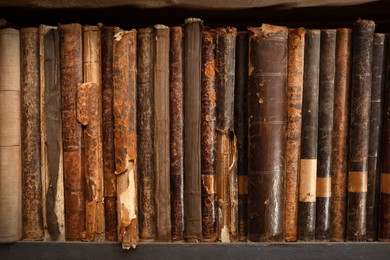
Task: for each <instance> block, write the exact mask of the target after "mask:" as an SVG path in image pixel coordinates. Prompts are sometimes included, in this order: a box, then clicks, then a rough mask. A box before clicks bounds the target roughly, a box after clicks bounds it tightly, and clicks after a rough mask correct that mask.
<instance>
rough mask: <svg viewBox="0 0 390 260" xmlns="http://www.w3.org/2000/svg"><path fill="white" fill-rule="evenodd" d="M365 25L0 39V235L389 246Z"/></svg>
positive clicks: (372, 55) (7, 33)
mask: <svg viewBox="0 0 390 260" xmlns="http://www.w3.org/2000/svg"><path fill="white" fill-rule="evenodd" d="M374 30H375V24H374V22H373V21H368V20H358V21H357V22H355V23H354V28H353V29H348V28H340V29H324V30H317V29H307V30H305V29H304V28H297V29H289V28H287V27H284V26H274V25H269V24H263V25H262V26H261V27H248V30H247V31H240V32H237V30H236V28H234V27H225V28H218V29H211V28H208V27H205V26H203V22H202V21H201V20H200V19H196V18H189V19H186V21H185V23H184V25H183V26H175V27H171V28H169V27H167V26H164V25H155V26H153V27H148V28H141V29H138V30H135V29H133V30H123V29H121V28H119V27H110V26H103V25H101V24H99V25H98V26H82V25H80V24H65V25H59V26H56V27H53V26H45V25H41V26H39V28H22V29H20V30H19V29H15V28H3V29H0V242H3V243H8V242H14V241H17V240H20V239H24V240H45V241H49V240H54V241H61V240H71V241H79V240H82V241H120V242H121V243H122V247H123V248H130V247H135V246H136V244H137V243H138V241H172V242H180V241H189V242H201V241H206V242H213V241H222V242H235V241H264V242H270V241H314V240H317V241H346V240H348V241H366V240H368V241H373V240H377V239H378V238H379V240H382V241H386V240H388V239H389V238H390V217H389V216H390V177H388V176H390V175H389V173H390V114H389V112H388V111H389V109H390V87H389V88H385V84H386V73H387V70H388V68H387V46H388V41H389V40H388V36H387V35H386V34H382V33H374ZM385 93H388V94H386V95H385ZM385 96H386V100H387V101H386V102H384V100H385V98H384V97H385ZM385 103H386V107H385V105H384V104H385ZM384 111H387V113H384ZM382 121H383V123H382ZM382 125H383V126H384V127H382ZM382 129H384V131H383V132H384V133H383V134H382ZM382 136H383V138H382ZM382 140H383V141H382Z"/></svg>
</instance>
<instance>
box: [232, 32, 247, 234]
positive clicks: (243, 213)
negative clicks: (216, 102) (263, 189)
mask: <svg viewBox="0 0 390 260" xmlns="http://www.w3.org/2000/svg"><path fill="white" fill-rule="evenodd" d="M247 95H248V32H247V31H241V32H237V38H236V65H235V86H234V132H235V133H236V138H237V183H238V240H239V241H246V240H247V237H248V102H247V101H248V96H247Z"/></svg>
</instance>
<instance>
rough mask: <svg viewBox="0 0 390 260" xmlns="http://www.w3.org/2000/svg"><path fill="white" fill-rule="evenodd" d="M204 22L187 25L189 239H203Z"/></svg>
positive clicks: (187, 22)
mask: <svg viewBox="0 0 390 260" xmlns="http://www.w3.org/2000/svg"><path fill="white" fill-rule="evenodd" d="M202 27H203V22H202V20H200V19H198V18H187V19H186V20H185V23H184V57H185V59H184V100H185V106H184V183H185V187H184V225H185V226H184V230H185V234H186V240H187V241H189V242H199V241H201V240H202V208H201V163H200V154H201V151H200V143H201V141H200V137H201V134H200V133H201V131H200V129H201V42H202V34H201V30H202Z"/></svg>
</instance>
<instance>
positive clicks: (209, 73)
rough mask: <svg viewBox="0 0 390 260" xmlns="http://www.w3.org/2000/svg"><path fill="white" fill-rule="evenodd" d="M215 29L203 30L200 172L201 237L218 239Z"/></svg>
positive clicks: (210, 239) (209, 240) (206, 239)
mask: <svg viewBox="0 0 390 260" xmlns="http://www.w3.org/2000/svg"><path fill="white" fill-rule="evenodd" d="M215 43H216V38H215V31H214V30H211V29H209V28H204V29H203V31H202V71H201V73H202V75H201V77H202V86H201V88H202V89H201V94H202V96H201V104H202V105H201V106H202V107H201V109H202V112H201V113H202V120H201V151H202V152H201V173H202V235H203V241H205V242H212V241H216V240H217V216H218V208H217V203H218V201H217V187H216V186H217V178H216V146H217V132H216V129H215V127H216V119H217V112H216V107H217V104H216V103H217V100H216V95H217V94H216V89H215V77H216V75H215V74H216V68H215Z"/></svg>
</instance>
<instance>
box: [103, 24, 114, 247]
mask: <svg viewBox="0 0 390 260" xmlns="http://www.w3.org/2000/svg"><path fill="white" fill-rule="evenodd" d="M114 30H115V29H114V27H111V26H103V27H102V29H101V37H102V38H101V42H102V120H103V122H102V128H103V129H102V135H103V176H104V221H105V232H106V240H108V241H118V232H117V226H118V216H117V210H116V176H115V147H114V114H113V111H112V103H113V80H112V73H113V71H112V59H113V56H112V55H113V44H114Z"/></svg>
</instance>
